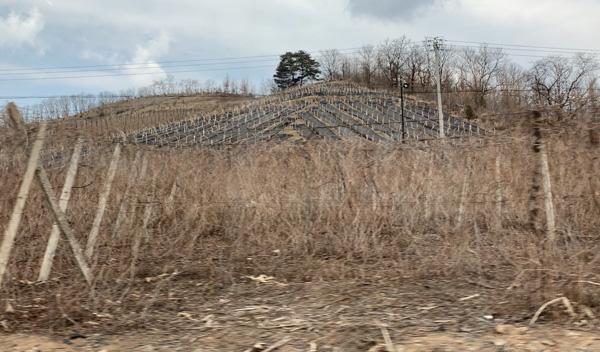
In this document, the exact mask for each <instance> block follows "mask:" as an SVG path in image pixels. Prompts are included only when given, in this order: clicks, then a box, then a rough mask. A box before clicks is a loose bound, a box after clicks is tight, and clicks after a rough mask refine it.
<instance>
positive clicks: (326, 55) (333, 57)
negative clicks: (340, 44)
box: [319, 49, 344, 81]
mask: <svg viewBox="0 0 600 352" xmlns="http://www.w3.org/2000/svg"><path fill="white" fill-rule="evenodd" d="M343 59H344V58H343V56H342V54H341V53H340V52H339V50H337V49H331V50H325V51H323V52H322V53H321V57H320V58H319V63H320V64H321V70H322V72H323V74H324V75H325V79H326V80H328V81H334V80H337V79H339V78H340V71H341V70H342V62H343Z"/></svg>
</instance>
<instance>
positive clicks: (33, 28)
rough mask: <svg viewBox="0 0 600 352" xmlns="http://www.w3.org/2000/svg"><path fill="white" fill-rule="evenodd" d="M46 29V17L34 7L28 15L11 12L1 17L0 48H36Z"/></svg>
mask: <svg viewBox="0 0 600 352" xmlns="http://www.w3.org/2000/svg"><path fill="white" fill-rule="evenodd" d="M43 29H44V17H43V16H42V14H41V13H40V11H39V10H38V9H37V7H34V8H33V9H32V10H31V11H29V13H28V14H27V15H24V16H22V15H21V14H18V13H16V12H12V11H11V12H10V13H9V14H8V15H7V16H6V17H0V46H9V47H13V46H21V45H24V44H26V45H30V46H35V40H36V37H37V36H38V34H39V33H40V32H41V31H42V30H43Z"/></svg>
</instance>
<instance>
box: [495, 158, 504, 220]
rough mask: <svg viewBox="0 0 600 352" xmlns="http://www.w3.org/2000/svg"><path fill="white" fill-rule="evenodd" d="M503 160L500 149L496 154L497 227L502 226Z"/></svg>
mask: <svg viewBox="0 0 600 352" xmlns="http://www.w3.org/2000/svg"><path fill="white" fill-rule="evenodd" d="M501 167H502V165H501V160H500V150H498V152H497V154H496V172H495V181H496V219H497V221H496V228H497V229H501V228H502V169H501Z"/></svg>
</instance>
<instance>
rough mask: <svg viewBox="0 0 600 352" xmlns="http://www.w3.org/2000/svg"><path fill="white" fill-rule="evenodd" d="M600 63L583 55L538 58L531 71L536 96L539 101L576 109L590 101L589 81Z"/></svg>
mask: <svg viewBox="0 0 600 352" xmlns="http://www.w3.org/2000/svg"><path fill="white" fill-rule="evenodd" d="M597 69H598V62H596V61H595V59H594V58H592V57H591V56H586V55H582V54H579V55H577V56H575V57H574V58H573V59H569V58H566V57H560V56H551V57H547V58H544V59H541V60H539V61H537V62H536V63H535V64H534V65H533V67H532V68H531V70H530V71H529V75H528V78H529V80H528V81H529V84H530V86H531V89H532V91H533V99H534V101H535V102H536V103H538V104H543V105H546V106H554V107H558V108H560V109H563V110H566V111H576V110H578V109H580V108H582V107H584V106H586V105H587V104H588V103H589V98H590V94H589V93H590V90H589V89H588V87H589V84H590V83H591V82H592V80H593V75H592V74H593V72H594V71H595V70H597Z"/></svg>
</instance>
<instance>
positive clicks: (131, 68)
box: [125, 31, 171, 87]
mask: <svg viewBox="0 0 600 352" xmlns="http://www.w3.org/2000/svg"><path fill="white" fill-rule="evenodd" d="M170 44H171V38H170V37H169V35H168V33H167V32H165V31H161V32H160V33H159V35H158V36H156V37H155V38H152V39H150V40H149V41H148V42H147V43H146V44H145V45H137V46H136V48H135V52H134V54H133V57H132V58H131V61H130V62H129V63H128V64H129V65H128V68H127V69H126V70H125V73H128V74H136V73H139V72H153V73H154V72H156V73H154V74H151V75H139V76H135V75H132V76H129V77H130V78H131V79H130V81H131V82H132V83H133V85H135V86H137V87H141V86H146V85H149V84H151V83H152V82H153V81H155V80H161V79H165V78H166V77H167V73H166V72H165V70H164V69H163V68H162V67H161V66H160V65H159V64H158V63H157V59H158V58H159V57H161V56H163V55H166V54H168V53H169V47H170Z"/></svg>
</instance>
